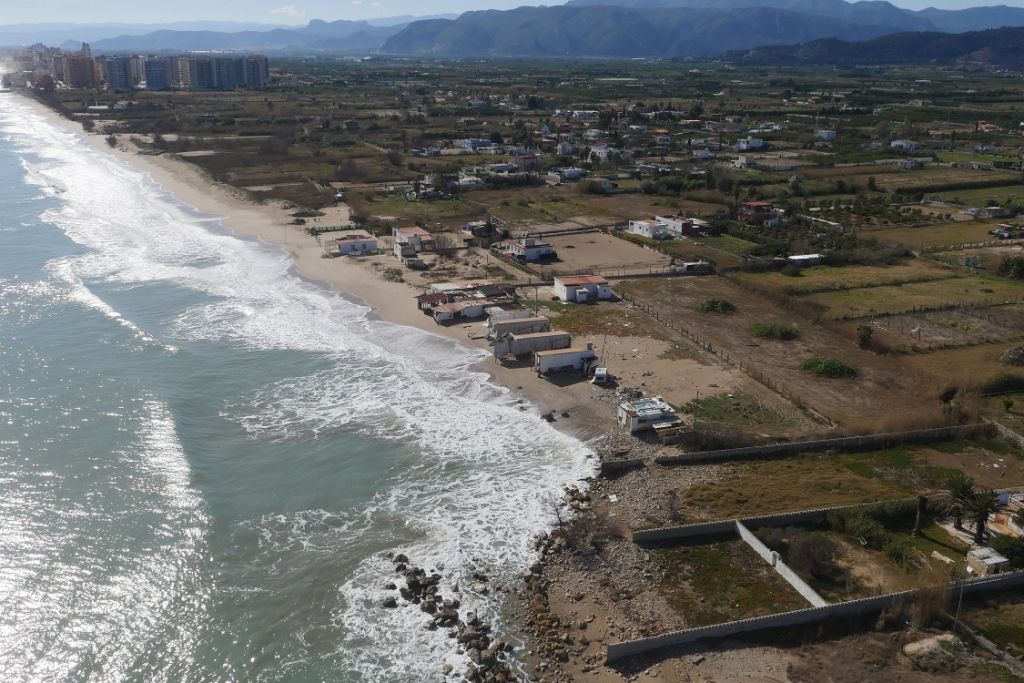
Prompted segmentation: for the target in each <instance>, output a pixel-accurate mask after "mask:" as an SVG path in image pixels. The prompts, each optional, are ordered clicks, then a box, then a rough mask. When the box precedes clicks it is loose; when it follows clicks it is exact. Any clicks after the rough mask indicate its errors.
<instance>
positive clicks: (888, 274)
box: [735, 259, 957, 295]
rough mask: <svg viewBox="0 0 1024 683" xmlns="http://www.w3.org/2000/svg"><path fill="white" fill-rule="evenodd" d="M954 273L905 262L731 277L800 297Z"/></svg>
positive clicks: (921, 262)
mask: <svg viewBox="0 0 1024 683" xmlns="http://www.w3.org/2000/svg"><path fill="white" fill-rule="evenodd" d="M956 274H957V271H955V270H952V269H950V268H946V267H943V266H941V265H938V264H935V263H932V262H929V261H926V260H922V259H907V260H905V261H903V262H901V263H899V264H897V265H891V266H844V267H832V266H814V267H811V268H804V269H802V270H801V271H800V273H799V275H798V276H795V277H794V276H791V275H784V274H782V273H781V272H765V273H738V274H737V275H736V276H735V277H736V278H737V279H738V280H740V281H741V282H745V283H748V284H750V285H752V286H754V287H765V288H768V289H770V290H773V291H777V292H780V293H783V294H789V295H800V294H813V293H816V292H827V291H833V290H843V289H855V288H858V287H871V286H880V285H895V284H901V283H907V282H925V281H929V280H941V279H945V278H949V277H953V276H955V275H956Z"/></svg>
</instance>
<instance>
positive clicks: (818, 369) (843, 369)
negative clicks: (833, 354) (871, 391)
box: [804, 356, 857, 379]
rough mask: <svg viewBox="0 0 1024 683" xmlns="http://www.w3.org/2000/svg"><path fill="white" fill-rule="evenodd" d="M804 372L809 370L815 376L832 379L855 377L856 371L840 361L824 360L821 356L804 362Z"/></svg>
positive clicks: (812, 357)
mask: <svg viewBox="0 0 1024 683" xmlns="http://www.w3.org/2000/svg"><path fill="white" fill-rule="evenodd" d="M804 370H809V371H811V372H813V373H814V374H816V375H821V376H822V377H831V378H833V379H836V378H840V377H856V376H857V371H856V370H855V369H854V368H851V367H850V366H849V365H847V364H846V363H844V362H842V361H841V360H838V359H836V358H825V357H822V356H811V357H810V358H808V359H807V360H805V361H804Z"/></svg>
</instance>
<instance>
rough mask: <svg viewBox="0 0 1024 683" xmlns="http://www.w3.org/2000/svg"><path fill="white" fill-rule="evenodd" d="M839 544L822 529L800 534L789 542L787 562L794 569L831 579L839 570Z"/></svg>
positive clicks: (801, 572)
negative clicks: (837, 561) (837, 562)
mask: <svg viewBox="0 0 1024 683" xmlns="http://www.w3.org/2000/svg"><path fill="white" fill-rule="evenodd" d="M838 558H839V545H838V544H837V543H836V542H835V541H834V540H832V539H831V538H829V537H828V535H826V534H824V533H822V532H820V531H809V532H807V533H803V534H799V535H798V536H796V538H794V539H793V540H792V542H791V543H790V544H789V552H788V553H787V554H786V559H787V564H789V566H790V567H792V568H793V571H795V572H796V573H798V574H800V575H802V576H809V577H811V578H815V579H830V578H832V577H833V576H835V574H836V571H837V570H838V568H839V567H838V565H837V564H836V560H837V559H838Z"/></svg>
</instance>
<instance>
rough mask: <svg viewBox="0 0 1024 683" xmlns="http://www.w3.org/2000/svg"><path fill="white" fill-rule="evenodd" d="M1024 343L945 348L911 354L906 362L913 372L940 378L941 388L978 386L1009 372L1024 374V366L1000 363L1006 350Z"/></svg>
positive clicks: (970, 387) (971, 387)
mask: <svg viewBox="0 0 1024 683" xmlns="http://www.w3.org/2000/svg"><path fill="white" fill-rule="evenodd" d="M1018 346H1021V343H1020V341H1014V342H1002V343H999V344H979V345H977V346H962V347H959V348H952V349H942V350H939V351H933V352H932V353H920V354H910V355H908V356H906V363H907V365H908V366H909V369H910V371H912V372H920V373H926V374H929V375H932V376H934V377H937V378H940V379H941V381H942V384H941V385H939V387H941V388H943V389H944V388H949V387H958V388H961V389H973V388H977V387H978V386H979V385H981V384H982V383H984V382H986V381H988V380H990V379H992V378H993V377H996V376H997V375H1001V374H1003V373H1006V372H1013V373H1016V374H1021V375H1024V369H1022V368H1015V367H1013V366H1009V365H1006V364H1004V363H1002V362H1000V360H999V358H1000V356H1002V355H1003V354H1004V353H1005V352H1006V351H1007V350H1009V349H1012V348H1016V347H1018Z"/></svg>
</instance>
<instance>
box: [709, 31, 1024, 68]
mask: <svg viewBox="0 0 1024 683" xmlns="http://www.w3.org/2000/svg"><path fill="white" fill-rule="evenodd" d="M1021 45H1024V28H1020V27H1016V28H1001V29H990V30H987V31H971V32H967V33H959V34H949V33H938V32H923V33H897V34H893V35H888V36H883V37H879V38H875V39H873V40H867V41H861V42H847V41H842V40H836V39H824V40H815V41H811V42H807V43H803V44H799V45H779V46H767V47H759V48H756V49H753V50H749V51H746V52H737V53H733V54H730V55H728V58H729V59H730V60H731V61H735V62H737V63H740V64H748V65H793V66H799V65H808V66H810V65H837V66H854V65H866V64H914V63H926V62H938V63H942V64H950V65H955V66H960V67H962V68H968V69H1021V68H1024V53H1022V52H1021V49H1020V46H1021Z"/></svg>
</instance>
